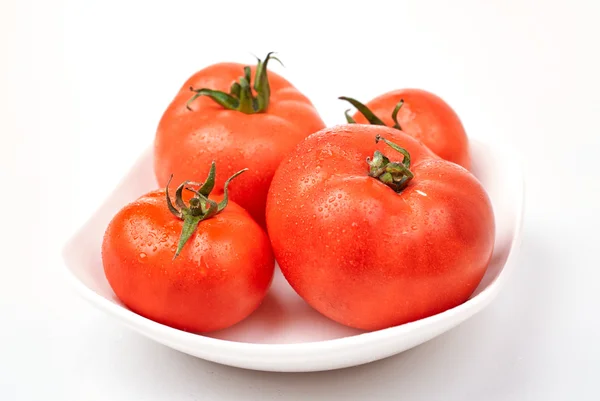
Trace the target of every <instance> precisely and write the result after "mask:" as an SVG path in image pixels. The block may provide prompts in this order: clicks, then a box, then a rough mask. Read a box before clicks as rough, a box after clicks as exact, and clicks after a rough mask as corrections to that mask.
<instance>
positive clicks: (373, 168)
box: [367, 135, 414, 193]
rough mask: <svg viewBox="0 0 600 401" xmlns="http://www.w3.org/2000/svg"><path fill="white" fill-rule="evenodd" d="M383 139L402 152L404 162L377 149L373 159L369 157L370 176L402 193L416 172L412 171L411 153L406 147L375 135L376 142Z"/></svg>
mask: <svg viewBox="0 0 600 401" xmlns="http://www.w3.org/2000/svg"><path fill="white" fill-rule="evenodd" d="M381 140H383V141H384V142H385V143H386V144H387V145H389V146H390V147H391V148H392V149H394V150H396V151H398V152H400V153H402V155H403V156H404V158H403V160H402V162H391V161H390V159H388V158H387V157H386V156H385V155H384V154H383V153H381V152H380V151H378V150H376V151H375V152H374V154H373V159H371V158H370V157H367V163H368V164H369V176H370V177H373V178H377V179H378V180H379V181H381V182H383V183H384V184H385V185H387V186H388V187H390V188H392V189H393V190H394V191H395V192H397V193H400V192H401V191H402V190H403V189H404V188H406V186H407V185H408V183H409V182H410V180H412V179H413V178H414V174H413V173H412V171H410V154H409V153H408V151H407V150H406V149H404V148H401V147H400V146H398V145H396V144H395V143H393V142H390V141H388V140H387V139H385V138H382V137H381V136H380V135H377V136H376V137H375V143H379V141H381Z"/></svg>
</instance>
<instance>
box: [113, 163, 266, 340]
mask: <svg viewBox="0 0 600 401" xmlns="http://www.w3.org/2000/svg"><path fill="white" fill-rule="evenodd" d="M211 172H212V173H214V165H213V169H212V170H211ZM213 178H214V174H213ZM207 182H208V184H205V185H203V186H202V187H201V188H200V190H199V193H198V194H195V195H193V194H192V192H190V191H189V190H187V189H184V186H186V187H189V186H192V185H194V184H193V183H183V184H182V185H181V186H180V187H179V188H178V190H177V192H176V199H177V200H176V205H177V207H175V206H174V205H173V204H172V200H171V197H170V194H169V193H168V191H167V190H166V189H162V190H156V191H153V192H150V193H148V194H146V195H144V196H142V197H140V198H139V199H137V200H136V201H134V202H132V203H130V204H128V205H126V206H125V207H124V208H123V209H121V210H120V211H119V212H118V213H117V214H116V215H115V216H114V218H113V219H112V221H111V222H110V224H109V225H108V228H107V230H106V232H105V235H104V241H103V244H102V261H103V265H104V272H105V274H106V278H107V279H108V282H109V284H110V286H111V287H112V289H113V291H114V292H115V294H116V295H117V297H118V298H119V299H120V300H121V301H122V302H123V303H124V304H125V305H126V306H127V307H128V308H130V309H131V310H132V311H134V312H136V313H138V314H140V315H142V316H145V317H147V318H149V319H152V320H155V321H157V322H159V323H162V324H165V325H168V326H172V327H174V328H178V329H181V330H186V331H190V332H208V331H213V330H218V329H222V328H226V327H228V326H231V325H233V324H235V323H237V322H239V321H241V320H242V319H244V318H245V317H246V316H248V315H249V314H250V313H252V312H253V311H254V310H255V309H256V308H257V307H258V306H259V305H260V303H261V301H262V300H263V298H264V296H265V294H266V292H267V290H268V288H269V286H270V283H271V280H272V277H273V269H274V263H275V262H274V259H273V254H272V251H271V247H270V244H269V239H268V237H267V235H266V233H265V232H264V231H263V230H262V229H261V227H260V226H259V225H258V224H257V223H256V222H255V221H254V220H253V219H252V218H251V217H250V215H249V214H248V212H246V211H245V210H244V209H242V208H241V207H240V206H238V205H236V204H235V203H233V202H229V204H227V192H226V189H225V195H223V196H216V197H214V198H213V197H210V198H207V196H208V194H209V193H210V190H211V189H212V188H211V186H212V184H211V182H213V181H212V179H211V178H210V177H209V180H207ZM185 202H188V205H186V204H185ZM217 202H219V203H217ZM225 206H226V207H225Z"/></svg>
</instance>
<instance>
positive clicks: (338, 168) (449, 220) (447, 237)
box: [266, 124, 495, 330]
mask: <svg viewBox="0 0 600 401" xmlns="http://www.w3.org/2000/svg"><path fill="white" fill-rule="evenodd" d="M379 135H380V136H382V137H384V138H386V139H387V140H389V141H391V142H389V143H390V144H392V145H393V143H395V144H397V145H400V146H402V148H399V147H398V146H397V145H393V146H394V148H392V147H390V146H388V144H386V143H382V142H379V143H376V137H377V136H379ZM403 154H405V155H407V156H410V158H406V157H404V156H403ZM367 157H369V159H368V162H366V161H365V160H366V158H367ZM371 158H372V159H371ZM266 213H267V226H268V231H269V236H270V238H271V243H272V245H273V250H274V253H275V258H276V259H277V261H278V262H279V265H280V267H281V270H282V272H283V274H284V275H285V277H286V279H287V280H288V282H289V283H290V284H291V286H292V287H293V288H294V289H295V290H296V292H297V293H298V294H299V295H300V296H301V297H302V298H304V299H305V300H306V301H307V302H308V303H309V304H310V305H312V306H313V307H314V308H315V309H316V310H318V311H319V312H321V313H322V314H324V315H325V316H328V317H329V318H331V319H333V320H335V321H337V322H339V323H342V324H345V325H348V326H351V327H355V328H359V329H365V330H375V329H381V328H385V327H390V326H395V325H399V324H402V323H406V322H410V321H413V320H417V319H421V318H424V317H427V316H430V315H433V314H436V313H439V312H442V311H444V310H447V309H449V308H452V307H454V306H457V305H459V304H460V303H462V302H464V301H466V300H467V299H468V298H469V296H470V295H471V294H472V293H473V291H474V290H475V288H476V287H477V285H478V284H479V282H480V281H481V279H482V277H483V275H484V273H485V271H486V268H487V265H488V263H489V261H490V258H491V255H492V250H493V246H494V236H495V225H494V224H495V223H494V216H493V211H492V206H491V204H490V200H489V198H488V196H487V194H486V192H485V190H484V189H483V187H482V186H481V185H480V183H479V182H478V181H477V179H476V178H475V177H474V176H473V175H472V174H471V173H469V172H468V171H467V170H466V169H464V168H463V167H460V166H459V165H457V164H454V163H450V162H448V161H446V160H443V159H440V158H438V157H437V156H435V155H434V154H433V153H432V152H431V151H430V150H429V149H428V148H427V147H425V146H424V145H423V144H422V143H420V142H418V141H417V140H415V139H414V138H413V137H411V136H409V135H407V134H405V133H403V132H402V131H399V130H396V129H392V128H388V127H382V126H372V125H359V124H357V125H343V126H337V127H333V128H326V129H324V130H321V131H319V132H318V133H315V134H313V135H311V136H310V137H309V138H307V139H306V140H305V141H303V142H301V143H300V144H299V145H298V146H297V147H296V149H295V151H294V152H292V153H291V154H290V155H289V156H288V157H287V158H286V160H284V161H283V162H282V163H281V165H280V166H279V168H278V170H277V172H276V173H275V176H274V177H273V182H272V184H271V189H270V191H269V196H268V201H267V211H266Z"/></svg>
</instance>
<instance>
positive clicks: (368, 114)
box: [338, 96, 385, 125]
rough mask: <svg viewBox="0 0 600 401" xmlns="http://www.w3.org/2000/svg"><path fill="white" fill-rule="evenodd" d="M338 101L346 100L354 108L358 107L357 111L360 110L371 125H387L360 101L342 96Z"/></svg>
mask: <svg viewBox="0 0 600 401" xmlns="http://www.w3.org/2000/svg"><path fill="white" fill-rule="evenodd" d="M338 99H340V100H345V101H347V102H348V103H350V104H351V105H352V106H354V107H356V110H358V111H359V112H360V113H361V114H362V115H363V116H365V118H366V119H367V121H368V122H369V124H373V125H385V123H384V122H383V121H381V120H380V119H379V117H377V116H376V115H375V113H373V112H372V111H371V110H370V109H369V108H368V107H367V106H365V105H364V104H362V103H361V102H359V101H358V100H356V99H352V98H351V97H346V96H340V97H339V98H338Z"/></svg>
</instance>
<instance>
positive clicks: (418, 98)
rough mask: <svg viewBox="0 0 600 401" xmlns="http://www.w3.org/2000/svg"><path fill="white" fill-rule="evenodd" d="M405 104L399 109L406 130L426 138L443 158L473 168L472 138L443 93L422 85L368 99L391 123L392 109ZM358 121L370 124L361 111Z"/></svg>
mask: <svg viewBox="0 0 600 401" xmlns="http://www.w3.org/2000/svg"><path fill="white" fill-rule="evenodd" d="M401 99H404V105H403V106H402V108H401V109H400V111H399V112H398V122H399V123H400V127H401V128H402V131H404V132H406V133H407V134H409V135H411V136H413V137H415V138H417V139H418V140H420V141H421V142H423V143H424V144H425V145H426V146H427V147H428V148H429V149H431V150H432V151H433V152H434V153H435V154H436V155H438V156H440V157H441V158H442V159H445V160H449V161H451V162H453V163H457V164H460V165H461V166H463V167H464V168H466V169H470V168H471V157H470V153H469V139H468V138H467V134H466V132H465V129H464V127H463V124H462V122H461V121H460V118H459V117H458V115H457V114H456V112H455V111H454V110H453V109H452V108H451V107H450V105H448V103H446V102H445V101H444V100H443V99H442V98H440V97H439V96H437V95H435V94H433V93H431V92H428V91H425V90H422V89H399V90H394V91H391V92H387V93H384V94H383V95H381V96H378V97H376V98H374V99H373V100H371V101H370V102H368V103H366V106H367V107H368V108H369V109H371V111H372V112H373V113H375V115H376V116H377V117H379V118H380V119H381V120H382V121H383V122H384V123H385V124H386V125H387V126H388V127H393V126H394V121H393V120H392V111H393V110H394V107H395V106H396V104H398V102H399V101H400V100H401ZM354 119H355V120H356V122H357V123H360V124H367V123H368V122H367V120H366V119H365V117H364V116H363V115H362V114H361V113H356V114H355V115H354Z"/></svg>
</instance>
